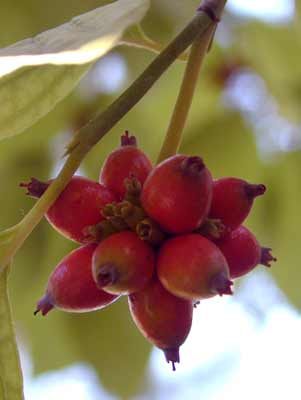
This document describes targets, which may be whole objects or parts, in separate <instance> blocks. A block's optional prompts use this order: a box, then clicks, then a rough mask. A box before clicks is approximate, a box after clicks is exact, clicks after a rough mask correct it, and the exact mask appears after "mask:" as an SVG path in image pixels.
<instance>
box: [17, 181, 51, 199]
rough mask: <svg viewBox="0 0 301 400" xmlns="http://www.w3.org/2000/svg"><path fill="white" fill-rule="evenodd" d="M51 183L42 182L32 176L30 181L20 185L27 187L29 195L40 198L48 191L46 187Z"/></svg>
mask: <svg viewBox="0 0 301 400" xmlns="http://www.w3.org/2000/svg"><path fill="white" fill-rule="evenodd" d="M49 185H50V183H49V182H42V181H39V180H38V179H36V178H31V179H30V181H29V182H28V183H25V182H21V183H20V184H19V186H20V187H22V188H26V189H27V192H26V194H27V195H28V196H31V197H34V198H40V197H41V196H42V194H43V193H44V192H46V189H47V188H48V186H49Z"/></svg>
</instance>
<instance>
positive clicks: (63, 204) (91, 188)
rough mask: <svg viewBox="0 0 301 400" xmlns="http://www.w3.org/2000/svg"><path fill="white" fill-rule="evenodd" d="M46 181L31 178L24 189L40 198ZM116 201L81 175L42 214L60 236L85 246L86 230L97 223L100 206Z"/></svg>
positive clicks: (74, 178) (100, 216) (103, 189)
mask: <svg viewBox="0 0 301 400" xmlns="http://www.w3.org/2000/svg"><path fill="white" fill-rule="evenodd" d="M49 184H50V182H47V183H45V182H40V181H38V180H37V179H34V178H32V179H31V181H30V182H29V183H27V184H25V183H22V184H21V186H22V187H26V188H27V190H28V194H29V195H30V196H32V197H40V196H42V194H43V193H44V191H45V190H46V189H47V187H48V186H49ZM115 200H116V197H115V195H114V194H113V193H112V192H111V191H110V190H109V189H107V188H106V187H104V186H103V185H100V184H99V183H97V182H94V181H92V180H90V179H87V178H84V177H82V176H74V177H73V178H72V179H71V181H70V182H69V183H68V185H67V186H66V188H65V189H64V190H63V191H62V193H61V194H60V196H59V197H58V199H57V200H56V201H55V202H54V204H53V205H52V206H51V207H50V209H49V210H48V212H47V214H46V218H47V220H48V222H49V223H50V224H51V225H52V226H53V227H54V228H55V229H56V230H57V231H59V232H60V233H61V234H62V235H64V236H66V237H67V238H68V239H71V240H74V241H75V242H79V243H85V242H86V241H87V240H86V229H87V228H88V227H89V226H91V225H96V224H97V223H99V222H101V221H102V220H103V219H104V217H103V216H102V214H101V211H102V209H103V207H104V206H105V205H106V204H108V203H112V202H113V201H115Z"/></svg>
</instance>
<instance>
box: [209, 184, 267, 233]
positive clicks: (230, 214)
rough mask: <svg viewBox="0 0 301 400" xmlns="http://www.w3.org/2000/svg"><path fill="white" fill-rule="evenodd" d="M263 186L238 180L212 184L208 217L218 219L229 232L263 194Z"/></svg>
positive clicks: (240, 221)
mask: <svg viewBox="0 0 301 400" xmlns="http://www.w3.org/2000/svg"><path fill="white" fill-rule="evenodd" d="M265 191H266V188H265V186H264V185H253V184H250V183H248V182H246V181H244V180H242V179H238V178H222V179H218V180H215V181H214V182H213V195H212V203H211V209H210V213H209V216H210V218H217V219H220V220H221V222H222V223H223V224H224V225H225V226H226V227H227V228H229V229H230V230H233V229H236V228H238V226H239V225H241V224H242V222H243V221H244V220H245V219H246V218H247V216H248V214H249V212H250V210H251V207H252V205H253V201H254V199H255V198H256V197H257V196H261V195H263V194H264V193H265Z"/></svg>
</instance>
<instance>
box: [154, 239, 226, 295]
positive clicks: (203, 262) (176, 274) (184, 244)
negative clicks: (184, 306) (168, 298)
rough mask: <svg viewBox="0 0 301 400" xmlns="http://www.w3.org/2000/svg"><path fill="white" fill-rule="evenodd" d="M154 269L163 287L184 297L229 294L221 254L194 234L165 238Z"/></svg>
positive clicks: (210, 243) (224, 265) (213, 245)
mask: <svg viewBox="0 0 301 400" xmlns="http://www.w3.org/2000/svg"><path fill="white" fill-rule="evenodd" d="M157 272H158V278H159V280H160V282H161V283H162V285H163V286H164V287H165V289H167V290H168V291H169V292H170V293H172V294H174V295H175V296H179V297H181V298H184V299H188V300H201V299H206V298H209V297H212V296H214V295H216V294H219V295H223V294H232V291H231V284H232V282H231V281H230V280H229V269H228V265H227V261H226V259H225V257H224V256H223V254H222V253H221V251H220V250H219V249H218V248H217V247H216V246H215V244H213V243H212V242H210V241H209V240H208V239H206V238H204V237H203V236H201V235H198V234H189V235H183V236H177V237H174V238H172V239H169V240H167V241H166V242H165V243H164V244H163V246H162V247H161V249H160V251H159V255H158V260H157Z"/></svg>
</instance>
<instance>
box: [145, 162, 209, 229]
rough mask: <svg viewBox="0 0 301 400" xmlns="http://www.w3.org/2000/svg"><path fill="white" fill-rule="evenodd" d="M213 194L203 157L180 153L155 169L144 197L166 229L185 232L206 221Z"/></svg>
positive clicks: (147, 181)
mask: <svg viewBox="0 0 301 400" xmlns="http://www.w3.org/2000/svg"><path fill="white" fill-rule="evenodd" d="M211 195H212V178H211V174H210V172H209V171H208V169H207V168H206V167H205V165H204V163H203V161H202V159H201V158H199V157H187V156H184V155H176V156H173V157H170V158H168V159H167V160H165V161H163V162H162V163H160V164H159V165H158V166H157V167H156V168H154V169H153V170H152V172H151V173H150V174H149V176H148V178H147V180H146V181H145V184H144V187H143V189H142V196H141V201H142V205H143V207H144V209H145V211H146V212H147V214H148V215H149V216H150V217H151V218H153V219H154V220H155V221H156V222H158V224H159V225H160V226H161V227H162V229H163V230H165V231H167V232H170V233H174V234H181V233H188V232H191V231H193V230H195V229H197V228H198V227H199V226H200V225H201V224H202V222H203V221H204V220H205V218H206V217H207V214H208V212H209V208H210V204H211Z"/></svg>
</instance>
